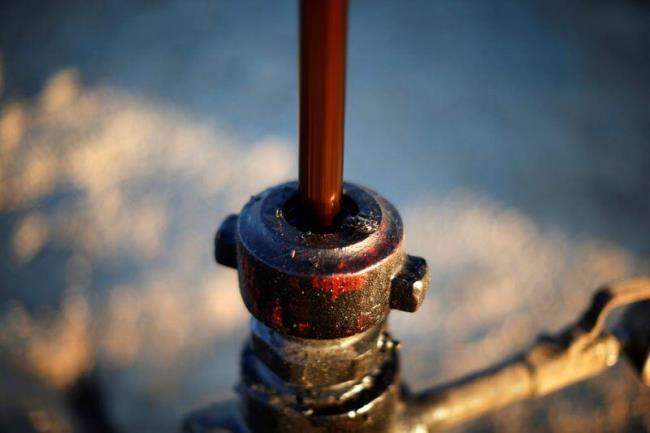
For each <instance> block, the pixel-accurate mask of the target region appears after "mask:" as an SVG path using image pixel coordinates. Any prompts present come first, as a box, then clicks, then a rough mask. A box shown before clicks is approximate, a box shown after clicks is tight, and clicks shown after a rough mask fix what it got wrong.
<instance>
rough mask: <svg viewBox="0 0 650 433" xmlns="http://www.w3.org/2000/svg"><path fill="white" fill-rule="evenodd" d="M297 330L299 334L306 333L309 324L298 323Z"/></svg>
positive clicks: (309, 326)
mask: <svg viewBox="0 0 650 433" xmlns="http://www.w3.org/2000/svg"><path fill="white" fill-rule="evenodd" d="M297 326H298V332H300V333H301V334H306V333H307V332H309V328H311V325H310V324H309V323H298V325H297Z"/></svg>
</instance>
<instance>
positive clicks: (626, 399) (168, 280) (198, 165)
mask: <svg viewBox="0 0 650 433" xmlns="http://www.w3.org/2000/svg"><path fill="white" fill-rule="evenodd" d="M649 54H650V4H648V3H647V2H643V1H631V0H568V1H567V0H513V1H506V0H493V1H489V2H487V1H486V2H481V1H459V0H441V1H427V0H417V1H416V0H409V1H408V2H404V1H396V0H372V1H371V0H352V1H351V10H350V34H349V52H348V93H347V95H348V96H347V101H348V102H347V123H346V160H345V166H346V167H345V174H346V178H347V179H348V180H352V181H356V182H359V183H363V184H364V185H367V186H369V187H371V188H373V189H375V190H377V191H379V192H381V193H382V194H383V195H385V196H386V197H387V198H388V199H389V200H391V201H392V202H393V203H394V204H395V205H396V206H397V207H398V208H399V209H400V210H401V212H402V214H403V218H404V220H405V227H406V237H407V244H408V246H409V252H411V251H413V253H414V254H418V255H422V256H424V257H426V258H427V259H428V261H429V263H430V265H431V267H432V269H433V281H432V289H431V291H430V292H429V295H428V300H427V301H426V304H425V306H424V308H423V309H421V310H420V311H419V312H418V313H417V314H413V315H410V314H405V313H393V317H392V322H391V326H392V328H393V331H394V334H395V335H396V336H397V338H399V339H400V340H401V341H402V342H403V343H404V344H403V351H402V354H403V370H404V376H405V378H406V380H408V381H409V382H411V383H413V384H417V385H418V386H417V387H416V388H418V387H423V386H429V385H433V384H436V383H440V382H442V381H446V380H449V379H452V378H454V377H457V376H460V375H463V374H466V373H468V372H470V371H472V370H475V369H478V368H482V367H485V366H487V365H489V364H492V363H494V362H496V361H497V360H500V359H501V358H503V357H505V356H507V355H509V354H512V353H513V352H515V351H518V350H520V349H522V348H524V347H525V346H526V345H527V344H529V343H530V342H531V341H532V340H533V338H534V337H535V336H536V335H537V334H538V333H540V332H542V331H546V332H552V331H557V330H558V329H560V328H562V327H563V326H564V325H566V324H567V323H568V322H570V321H572V320H573V319H574V318H576V317H577V316H578V314H579V313H580V312H581V311H582V310H583V309H584V308H585V307H586V305H587V304H588V302H589V298H590V295H591V293H592V291H593V290H594V289H595V288H596V287H597V286H598V285H599V284H601V283H603V282H605V281H608V280H611V279H615V278H620V277H624V276H628V275H634V274H641V273H646V274H647V273H648V272H650V227H649V223H650V148H649V145H648V138H649V136H650V81H649V78H650V55H649ZM296 128H297V3H296V2H295V1H282V2H280V1H275V2H270V1H267V0H246V1H235V0H219V1H215V0H141V1H127V0H114V1H111V2H100V1H94V0H93V1H88V0H84V1H82V0H61V1H57V2H46V3H43V2H39V1H36V0H22V1H5V2H2V4H1V5H0V179H1V183H0V431H1V432H18V433H21V432H69V431H84V428H86V429H87V425H86V427H84V425H83V423H80V421H79V414H78V413H77V412H76V411H78V410H79V408H81V413H84V410H85V411H86V412H88V410H90V413H93V411H95V412H94V413H103V414H104V415H105V417H106V419H105V420H104V421H105V422H104V428H106V425H108V424H110V425H111V426H112V427H113V429H114V431H115V432H120V433H127V432H138V433H143V432H173V431H175V430H176V429H177V426H178V423H179V421H180V419H181V417H182V415H183V414H184V413H186V412H187V411H189V410H191V409H194V408H197V407H199V406H201V405H204V404H207V403H209V402H212V401H216V400H221V399H226V398H230V397H232V396H233V395H234V393H233V385H234V384H235V382H236V379H237V364H238V352H239V347H240V345H241V342H242V341H243V339H244V338H245V336H246V333H247V314H246V312H245V309H244V308H243V306H242V303H241V300H240V298H239V293H238V289H237V282H236V276H235V273H234V272H233V271H232V270H228V269H225V268H222V267H217V266H216V265H215V264H214V263H213V260H212V251H211V249H212V239H213V235H214V232H215V230H216V227H217V226H218V224H219V223H220V222H221V220H222V219H223V217H224V216H225V215H226V214H227V213H230V212H236V211H237V210H238V209H239V208H240V207H241V206H242V205H243V203H245V201H246V200H247V199H248V198H249V197H250V195H251V194H253V193H255V192H257V191H259V190H261V189H263V188H265V187H267V186H270V185H273V184H275V183H278V182H280V181H283V180H287V179H292V178H295V177H296V176H297V168H296V165H297V164H296V162H297V144H296V135H297V134H296V133H297V131H296ZM79 389H81V391H79ZM79 396H81V397H79ZM84 396H90V397H87V398H85V397H84ZM95 400H96V401H95ZM80 401H81V403H80ZM89 402H90V403H89ZM95 404H96V405H97V407H94V408H93V405H95ZM89 405H90V406H91V407H90V409H88V407H87V406H89ZM98 411H99V412H98ZM97 422H102V420H99V421H97ZM100 427H101V426H100ZM100 427H97V428H100ZM97 431H99V430H97ZM104 431H108V430H104ZM452 431H457V432H521V431H527V432H643V431H650V390H648V389H644V388H643V387H642V386H641V385H639V384H638V382H637V380H636V377H635V376H634V374H633V372H632V371H631V369H629V368H628V367H627V366H626V365H625V364H621V365H619V366H617V367H615V368H614V369H612V370H611V371H609V372H607V373H605V374H604V375H602V376H600V377H598V378H597V379H594V380H591V381H589V382H587V383H584V384H580V385H577V386H573V387H571V388H569V389H567V390H565V391H563V392H561V393H559V394H554V395H551V396H548V397H545V398H542V399H540V400H538V401H534V402H527V403H523V404H517V405H514V406H512V407H509V408H506V409H504V410H501V411H499V412H497V413H494V414H491V415H488V416H486V417H483V418H481V419H479V420H478V421H476V422H472V423H469V424H465V425H462V426H459V427H458V428H456V429H454V430H452Z"/></svg>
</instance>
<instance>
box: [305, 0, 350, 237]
mask: <svg viewBox="0 0 650 433" xmlns="http://www.w3.org/2000/svg"><path fill="white" fill-rule="evenodd" d="M347 10H348V0H301V3H300V127H299V130H300V132H299V141H300V169H299V182H300V198H301V206H302V209H303V211H304V213H305V215H306V217H307V218H308V220H309V222H310V223H311V224H313V225H315V226H317V227H327V226H329V225H331V224H332V221H333V220H334V218H335V217H336V215H338V213H339V212H340V209H341V194H342V185H343V131H344V129H343V128H344V120H345V65H346V40H347Z"/></svg>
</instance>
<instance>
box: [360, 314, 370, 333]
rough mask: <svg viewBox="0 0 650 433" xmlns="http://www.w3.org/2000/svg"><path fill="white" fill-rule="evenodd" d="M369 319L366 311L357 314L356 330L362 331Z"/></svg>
mask: <svg viewBox="0 0 650 433" xmlns="http://www.w3.org/2000/svg"><path fill="white" fill-rule="evenodd" d="M369 321H370V317H369V316H368V314H367V313H359V315H358V316H357V331H363V330H365V329H366V327H367V326H368V322H369Z"/></svg>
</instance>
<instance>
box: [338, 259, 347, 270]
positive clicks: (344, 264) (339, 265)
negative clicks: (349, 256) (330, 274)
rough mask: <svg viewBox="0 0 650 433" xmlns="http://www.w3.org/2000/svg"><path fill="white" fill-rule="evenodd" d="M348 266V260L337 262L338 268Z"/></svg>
mask: <svg viewBox="0 0 650 433" xmlns="http://www.w3.org/2000/svg"><path fill="white" fill-rule="evenodd" d="M347 267H348V262H346V261H345V260H341V261H340V262H338V263H337V264H336V269H338V270H339V271H342V270H344V269H345V268H347Z"/></svg>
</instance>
